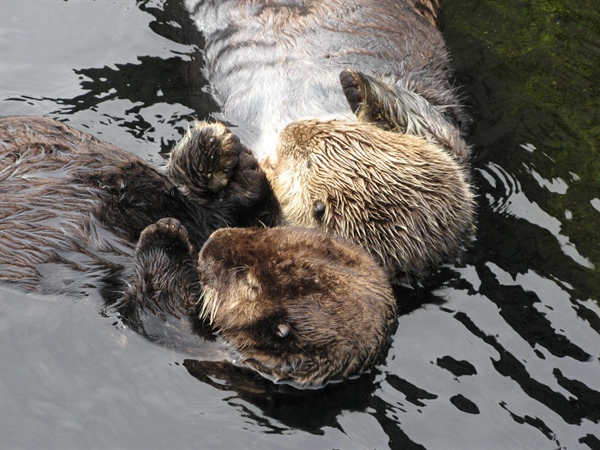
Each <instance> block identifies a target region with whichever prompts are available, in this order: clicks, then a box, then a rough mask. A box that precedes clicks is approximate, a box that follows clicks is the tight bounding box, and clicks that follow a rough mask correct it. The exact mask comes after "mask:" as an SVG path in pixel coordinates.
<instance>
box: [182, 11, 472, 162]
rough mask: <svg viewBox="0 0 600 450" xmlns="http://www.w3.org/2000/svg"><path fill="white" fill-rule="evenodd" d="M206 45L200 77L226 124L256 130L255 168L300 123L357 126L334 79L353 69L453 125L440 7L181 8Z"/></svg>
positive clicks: (456, 109)
mask: <svg viewBox="0 0 600 450" xmlns="http://www.w3.org/2000/svg"><path fill="white" fill-rule="evenodd" d="M185 4H186V7H187V8H188V10H189V11H190V12H191V15H192V18H193V19H194V20H195V22H196V24H197V26H198V28H199V29H200V31H202V32H203V34H204V35H205V38H206V45H205V49H204V50H205V58H206V74H205V75H206V76H207V79H208V80H209V82H210V84H211V86H212V88H213V92H214V94H215V97H216V100H217V101H218V103H219V104H220V105H221V107H222V113H223V115H224V117H225V118H226V120H228V121H230V122H232V123H234V124H236V125H240V126H243V127H247V128H250V129H253V130H254V136H253V135H245V136H244V137H247V138H248V141H247V142H246V143H247V145H248V146H249V147H251V148H252V150H253V151H254V152H255V153H256V155H257V157H258V159H259V161H262V160H263V159H265V158H266V157H268V156H269V155H270V154H272V152H273V150H274V148H275V143H276V141H277V134H278V133H279V132H280V131H281V130H282V129H283V127H285V126H286V125H288V124H289V123H291V122H293V121H297V120H302V119H307V118H309V119H314V118H326V119H332V118H336V119H345V120H356V118H355V117H354V115H353V111H352V110H351V108H350V107H349V105H348V103H347V102H346V99H345V98H344V95H343V92H342V91H341V90H340V88H339V81H338V75H339V73H340V71H341V70H343V69H344V68H352V69H355V70H359V71H361V72H364V73H365V74H367V75H373V76H375V77H377V78H379V79H381V80H383V81H385V82H388V83H393V84H396V85H398V86H401V87H402V88H404V89H406V90H408V91H410V92H417V93H419V95H421V96H423V97H424V98H425V99H427V101H429V102H430V103H431V104H433V105H435V106H436V107H438V108H440V109H443V110H444V111H445V112H447V113H448V114H449V115H450V116H452V119H453V120H456V121H461V120H462V119H463V114H462V111H461V108H460V106H459V105H460V102H459V101H458V98H457V96H456V93H455V91H454V90H453V89H452V88H451V85H450V82H449V79H448V77H449V73H450V69H449V58H448V54H447V51H446V48H445V45H444V40H443V38H442V35H441V33H440V31H439V29H438V28H437V23H438V14H439V1H438V0H431V1H417V0H406V1H395V0H378V1H372V0H328V1H317V0H268V1H266V0H263V1H258V0H223V1H219V2H215V1H212V0H185Z"/></svg>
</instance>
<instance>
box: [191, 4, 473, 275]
mask: <svg viewBox="0 0 600 450" xmlns="http://www.w3.org/2000/svg"><path fill="white" fill-rule="evenodd" d="M186 5H187V7H188V9H189V10H190V11H191V13H192V16H193V17H194V18H195V19H196V22H197V24H198V27H199V28H200V30H201V31H203V32H204V34H205V36H206V46H205V56H206V75H207V77H208V80H209V81H210V83H211V84H212V87H213V89H214V92H215V97H216V99H217V101H219V103H220V104H221V105H222V112H223V115H224V116H225V117H226V119H227V120H229V121H231V122H233V123H235V124H237V125H243V126H252V127H255V128H256V129H257V131H256V136H257V140H256V141H255V142H254V143H250V144H249V145H250V146H251V148H252V150H253V151H254V153H255V154H256V155H257V158H258V159H259V161H260V162H261V165H262V167H263V168H264V169H265V171H266V173H267V176H268V177H269V179H270V181H271V184H272V186H273V189H274V192H275V194H276V196H277V197H278V199H279V201H280V203H281V210H282V217H283V220H284V223H286V224H288V225H293V226H303V227H311V228H316V229H319V230H322V231H325V232H328V233H333V234H337V235H340V236H343V237H345V238H347V239H350V240H351V241H353V242H354V243H356V244H358V245H360V246H362V247H363V248H365V249H366V250H367V251H369V252H370V254H371V255H372V256H373V257H374V258H376V259H377V260H378V261H379V262H380V264H381V265H382V266H383V267H384V268H385V270H386V271H387V273H388V274H389V276H390V279H391V280H392V281H393V282H399V283H403V282H410V283H412V282H414V281H421V280H424V279H425V278H426V277H427V276H428V275H429V274H430V273H431V272H432V270H434V269H435V268H436V267H438V266H439V264H440V263H441V262H444V261H446V260H448V259H452V258H454V257H455V256H456V255H457V254H458V253H459V250H460V249H461V248H462V243H463V242H464V240H465V238H466V237H467V236H468V235H469V234H470V233H472V231H473V229H474V221H475V212H474V210H475V202H474V194H473V190H472V187H471V186H470V182H469V175H468V160H469V156H470V148H469V146H468V144H467V143H466V141H465V139H464V136H463V130H462V123H463V122H464V121H465V116H464V114H463V110H462V107H461V106H460V102H459V99H458V96H457V93H456V92H455V90H454V89H452V87H451V84H450V75H451V70H450V67H449V58H448V54H447V51H446V48H445V44H444V40H443V38H442V34H441V32H440V30H439V28H438V20H439V2H438V1H436V0H432V1H417V0H395V1H392V0H377V1H373V0H368V1H367V0H350V1H341V0H333V1H317V0H296V1H294V0H275V1H272V0H269V1H266V0H265V1H259V0H237V1H234V0H229V1H223V2H213V1H210V0H186Z"/></svg>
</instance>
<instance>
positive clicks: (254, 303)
mask: <svg viewBox="0 0 600 450" xmlns="http://www.w3.org/2000/svg"><path fill="white" fill-rule="evenodd" d="M199 273H200V279H201V284H202V286H203V288H204V292H205V297H204V305H203V308H202V311H201V316H202V317H204V318H206V319H208V320H209V321H210V322H211V323H212V324H213V326H215V327H217V328H218V329H219V331H220V333H221V335H222V336H223V337H224V338H225V339H226V340H227V341H228V342H230V343H231V344H232V345H233V346H234V347H235V348H236V349H237V350H238V351H239V353H240V364H242V365H243V366H249V367H252V368H254V369H256V370H258V371H259V372H261V373H263V374H266V375H267V376H270V377H272V378H274V379H276V380H278V381H290V382H293V383H295V384H299V385H302V386H313V387H316V386H319V385H322V384H323V383H324V382H325V381H331V380H341V379H343V378H346V377H348V376H351V375H356V374H359V373H361V372H363V371H365V370H366V369H368V368H369V367H371V366H372V365H373V364H374V363H376V362H377V361H378V358H379V357H380V356H381V353H382V351H383V349H384V348H385V344H386V342H387V339H388V337H389V336H390V333H391V331H392V329H393V325H394V323H395V317H396V301H395V299H394V296H393V293H392V290H391V288H390V285H389V283H388V282H387V277H386V274H385V273H384V272H383V270H381V268H380V267H378V265H377V264H376V263H375V262H374V261H373V259H372V258H370V257H369V255H368V254H367V253H366V252H365V251H363V250H361V249H360V248H359V247H356V246H354V245H351V244H350V243H349V242H347V241H344V240H340V239H339V238H336V237H333V236H330V235H326V234H323V233H319V232H316V231H312V230H306V229H298V228H291V227H284V228H271V229H245V230H242V229H237V230H228V229H222V230H218V231H217V232H215V233H213V235H212V236H211V238H210V239H209V240H208V241H207V242H206V244H205V245H204V247H203V248H202V251H201V252H200V257H199Z"/></svg>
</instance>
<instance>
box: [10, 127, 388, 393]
mask: <svg viewBox="0 0 600 450" xmlns="http://www.w3.org/2000/svg"><path fill="white" fill-rule="evenodd" d="M278 214H279V209H278V204H277V201H276V200H275V198H274V196H273V193H272V191H271V189H270V186H269V184H268V182H267V179H266V177H265V174H264V173H263V172H262V170H261V169H260V168H259V167H258V164H257V162H256V160H255V159H254V157H253V156H252V155H251V154H250V152H249V151H248V150H247V149H246V148H245V147H244V146H242V145H241V144H240V142H239V140H237V138H236V137H235V136H234V135H233V134H231V133H230V132H229V130H227V129H226V128H225V127H224V126H223V125H221V124H212V125H210V124H206V123H197V124H196V127H195V128H194V129H192V130H190V131H189V132H188V134H187V135H186V136H185V137H184V138H183V139H182V140H181V142H180V143H179V144H178V145H177V146H176V147H175V148H174V149H173V151H172V152H171V155H170V158H169V162H168V165H167V167H166V168H165V169H164V170H158V169H156V168H154V167H153V166H151V165H150V164H148V163H146V162H144V161H142V160H141V159H139V158H137V157H136V156H134V155H133V154H131V153H129V152H126V151H124V150H122V149H119V148H118V147H115V146H113V145H111V144H108V143H105V142H100V141H98V140H97V139H95V138H94V137H92V136H91V135H88V134H85V133H81V132H79V131H77V130H74V129H72V128H70V127H68V126H66V125H64V124H62V123H60V122H56V121H53V120H50V119H47V118H39V117H16V118H7V119H2V120H0V281H1V282H10V283H16V284H17V285H18V286H21V287H24V288H26V289H29V290H37V291H41V292H44V293H48V292H54V293H60V294H71V295H78V296H80V295H81V294H85V293H90V291H91V290H93V289H99V290H100V291H101V292H102V294H103V295H104V297H105V300H106V301H107V302H109V303H110V304H112V307H113V308H115V309H116V310H117V311H118V312H119V313H120V314H121V315H122V317H123V319H124V320H125V322H126V323H127V324H128V325H129V326H131V327H132V328H133V329H134V330H135V331H137V332H139V333H140V334H142V335H144V336H146V337H148V338H149V339H151V340H152V341H156V342H160V343H162V344H163V345H167V346H170V347H173V348H176V349H178V350H182V351H185V352H186V353H188V354H191V355H194V356H200V357H202V355H201V354H200V355H198V353H197V352H195V350H194V347H195V345H196V346H197V344H198V339H200V337H199V335H204V333H205V332H206V331H207V326H208V325H211V326H212V330H216V331H218V332H220V333H221V335H222V337H223V338H224V339H225V340H226V341H227V342H228V343H229V344H230V347H231V354H232V359H234V360H235V362H236V364H238V365H241V366H243V367H247V368H251V369H253V370H257V371H259V372H260V373H261V374H263V375H265V376H267V377H268V378H270V379H273V380H278V381H286V382H290V383H293V384H294V385H296V386H311V387H317V386H320V385H322V384H325V383H326V382H327V381H330V380H340V379H343V378H345V377H348V376H351V375H358V374H360V373H362V372H363V371H365V370H366V369H368V368H369V367H371V366H372V365H373V364H375V363H376V362H377V361H378V358H379V356H380V355H381V354H382V352H383V350H384V348H385V344H386V343H387V340H388V337H389V336H390V334H391V331H392V329H393V326H394V323H395V317H396V301H395V299H394V296H393V294H392V290H391V287H390V286H389V284H388V282H387V278H386V275H385V273H384V272H383V271H382V270H381V269H380V268H379V267H378V266H377V265H376V263H375V262H374V261H373V260H372V258H370V257H369V255H368V254H367V253H366V252H365V251H363V250H362V249H360V248H359V247H356V246H354V245H352V244H351V243H349V242H346V241H343V240H340V239H337V238H333V237H331V236H328V235H325V234H323V233H320V232H317V231H312V230H301V229H296V228H288V227H286V228H273V229H269V228H264V225H275V224H277V222H278ZM259 224H260V225H261V227H260V228H255V227H252V225H259ZM234 225H236V226H240V227H241V226H244V227H251V228H229V227H231V226H234ZM225 227H227V228H225ZM222 228H223V229H222ZM219 229H221V230H219ZM215 230H217V231H215ZM209 236H210V237H209ZM205 241H206V243H205ZM203 245H204V246H203ZM200 248H202V251H201V252H200V257H199V256H198V254H199V251H198V250H199V249H200ZM203 295H204V297H205V299H204V300H203ZM208 330H209V331H210V328H208Z"/></svg>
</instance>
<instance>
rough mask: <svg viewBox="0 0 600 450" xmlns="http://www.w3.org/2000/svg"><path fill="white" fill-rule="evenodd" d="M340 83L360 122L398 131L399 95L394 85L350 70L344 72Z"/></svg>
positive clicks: (341, 74)
mask: <svg viewBox="0 0 600 450" xmlns="http://www.w3.org/2000/svg"><path fill="white" fill-rule="evenodd" d="M340 83H341V85H342V88H343V90H344V95H345V96H346V100H347V101H348V104H349V105H350V108H351V109H352V112H353V113H354V115H355V116H356V117H357V119H358V120H359V121H361V122H368V123H372V124H374V125H377V126H378V127H379V128H382V129H384V130H388V131H398V128H399V124H398V120H397V116H398V115H397V113H396V109H397V104H396V103H397V95H396V92H395V87H394V86H393V85H391V84H388V83H384V82H383V81H380V80H377V79H375V78H373V77H370V76H368V75H365V74H363V73H361V72H357V71H355V70H350V69H344V70H342V72H341V73H340Z"/></svg>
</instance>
